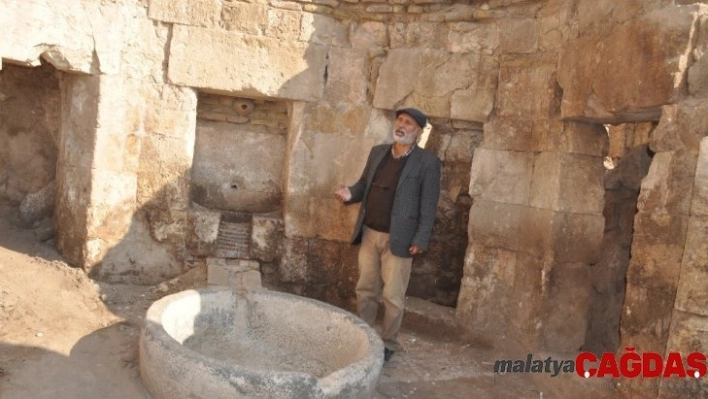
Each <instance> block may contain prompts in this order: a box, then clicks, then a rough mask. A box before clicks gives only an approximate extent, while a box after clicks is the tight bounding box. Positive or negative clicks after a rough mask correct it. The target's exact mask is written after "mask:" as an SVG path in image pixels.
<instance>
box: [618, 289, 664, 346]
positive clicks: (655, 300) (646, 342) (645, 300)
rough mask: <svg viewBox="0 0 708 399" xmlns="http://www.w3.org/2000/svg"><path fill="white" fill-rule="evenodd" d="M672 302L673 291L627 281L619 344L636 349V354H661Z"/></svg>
mask: <svg viewBox="0 0 708 399" xmlns="http://www.w3.org/2000/svg"><path fill="white" fill-rule="evenodd" d="M673 304H674V295H673V293H666V292H664V291H655V290H652V289H650V288H644V287H640V286H637V285H634V284H632V283H627V291H626V294H625V305H624V310H623V314H622V322H621V324H620V336H621V337H622V343H621V344H620V347H622V348H626V347H630V348H635V349H636V352H637V353H643V352H659V353H663V352H664V350H665V348H666V342H667V339H668V336H669V327H670V324H671V311H672V309H673Z"/></svg>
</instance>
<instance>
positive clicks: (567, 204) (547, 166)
mask: <svg viewBox="0 0 708 399" xmlns="http://www.w3.org/2000/svg"><path fill="white" fill-rule="evenodd" d="M603 175H604V168H603V166H602V161H601V159H600V158H599V157H593V156H587V155H576V154H558V153H549V152H542V153H539V154H537V155H536V159H535V161H534V169H533V181H532V183H531V193H530V199H529V204H530V205H531V206H533V207H537V208H543V209H551V210H554V211H561V212H573V213H589V214H597V215H599V214H601V213H602V207H603V198H604V185H603Z"/></svg>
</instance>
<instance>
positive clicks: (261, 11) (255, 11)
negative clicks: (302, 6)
mask: <svg viewBox="0 0 708 399" xmlns="http://www.w3.org/2000/svg"><path fill="white" fill-rule="evenodd" d="M208 1H211V0H208ZM215 3H217V2H215ZM217 6H218V4H217ZM268 11H269V7H268V6H266V5H263V4H257V3H245V2H236V3H226V4H224V7H223V9H222V10H221V21H222V23H223V25H224V28H226V30H231V31H238V32H241V33H247V34H249V35H261V34H263V32H264V31H265V30H266V26H268V25H269V20H270V18H269V12H268ZM295 21H297V22H298V25H299V20H295ZM295 21H293V22H295ZM184 25H202V26H207V27H212V26H214V24H213V23H206V24H204V23H191V24H184Z"/></svg>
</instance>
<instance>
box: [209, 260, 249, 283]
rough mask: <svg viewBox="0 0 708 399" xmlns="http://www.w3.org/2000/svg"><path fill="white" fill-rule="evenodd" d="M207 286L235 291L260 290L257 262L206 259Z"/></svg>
mask: <svg viewBox="0 0 708 399" xmlns="http://www.w3.org/2000/svg"><path fill="white" fill-rule="evenodd" d="M206 263H207V284H209V285H212V286H226V287H232V288H235V289H237V290H252V289H258V288H262V285H261V272H260V271H259V269H260V266H259V265H258V262H255V261H252V260H240V259H220V258H207V260H206Z"/></svg>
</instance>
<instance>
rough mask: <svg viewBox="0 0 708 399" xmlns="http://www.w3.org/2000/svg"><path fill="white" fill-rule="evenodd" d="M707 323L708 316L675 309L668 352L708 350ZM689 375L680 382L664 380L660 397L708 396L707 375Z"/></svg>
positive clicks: (667, 346)
mask: <svg viewBox="0 0 708 399" xmlns="http://www.w3.org/2000/svg"><path fill="white" fill-rule="evenodd" d="M706 325H708V318H706V317H705V316H703V315H696V314H690V313H684V312H682V311H679V310H674V314H673V316H672V317H671V336H670V338H669V342H668V344H667V345H666V353H667V354H668V353H671V352H679V353H681V354H683V355H684V356H686V355H688V354H689V353H693V352H700V353H706V352H708V347H707V346H708V345H707V344H706V343H708V332H707V331H706V328H705V326H706ZM690 369H692V367H691V368H690ZM687 371H688V370H687ZM687 377H688V378H686V380H684V381H681V382H678V383H676V381H670V380H666V381H664V383H663V384H661V386H660V387H659V396H658V397H659V398H660V399H669V398H686V397H691V398H703V397H706V396H708V382H706V380H705V376H704V377H703V378H700V379H695V378H691V377H694V376H693V375H691V374H690V373H688V376H687ZM672 382H673V383H672Z"/></svg>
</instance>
